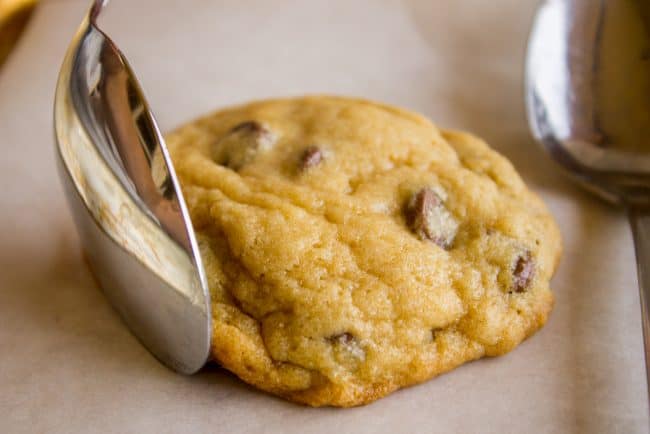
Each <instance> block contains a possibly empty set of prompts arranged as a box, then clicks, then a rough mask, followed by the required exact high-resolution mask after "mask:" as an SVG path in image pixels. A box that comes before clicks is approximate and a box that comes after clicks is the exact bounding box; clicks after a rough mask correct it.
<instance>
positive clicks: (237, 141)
mask: <svg viewBox="0 0 650 434" xmlns="http://www.w3.org/2000/svg"><path fill="white" fill-rule="evenodd" d="M275 142H276V137H275V135H274V134H273V133H272V132H271V131H270V130H269V129H268V128H266V127H265V126H264V125H262V124H261V123H259V122H257V121H246V122H242V123H240V124H237V125H236V126H234V127H233V128H232V129H231V130H230V131H229V132H228V133H227V134H226V135H225V136H224V137H222V138H221V139H220V140H219V141H218V142H217V143H216V144H215V146H214V148H213V158H214V159H215V161H216V162H217V163H219V164H222V165H225V166H228V167H229V168H231V169H233V170H239V169H240V168H242V167H243V166H244V165H246V164H248V163H250V162H251V161H252V160H253V159H254V158H255V156H256V155H257V154H258V153H260V152H264V151H267V150H269V149H270V148H271V147H273V145H274V144H275Z"/></svg>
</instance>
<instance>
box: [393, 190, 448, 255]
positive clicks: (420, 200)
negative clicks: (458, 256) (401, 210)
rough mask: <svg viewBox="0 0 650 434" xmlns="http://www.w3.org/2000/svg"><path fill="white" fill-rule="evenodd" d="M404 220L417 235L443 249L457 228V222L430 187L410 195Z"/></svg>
mask: <svg viewBox="0 0 650 434" xmlns="http://www.w3.org/2000/svg"><path fill="white" fill-rule="evenodd" d="M406 220H407V224H408V225H409V227H410V228H411V230H412V231H413V232H415V234H416V235H417V236H418V237H420V238H421V239H423V240H428V241H432V242H433V243H435V244H437V245H438V246H440V247H442V248H443V249H447V248H449V247H450V246H451V244H452V242H453V239H454V237H455V235H456V230H457V229H458V223H456V221H455V220H454V219H453V217H452V216H451V214H449V212H448V211H447V209H446V208H445V207H444V205H443V203H442V200H441V199H440V196H438V194H437V193H436V192H435V191H433V190H432V189H431V188H423V189H422V190H420V191H418V192H417V193H415V194H414V195H413V196H412V197H411V200H410V201H409V204H408V206H407V208H406Z"/></svg>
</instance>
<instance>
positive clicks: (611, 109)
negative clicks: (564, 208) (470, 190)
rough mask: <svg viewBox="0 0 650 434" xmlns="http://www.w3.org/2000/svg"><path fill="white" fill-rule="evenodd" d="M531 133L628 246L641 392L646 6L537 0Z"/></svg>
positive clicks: (648, 125)
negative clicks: (619, 214)
mask: <svg viewBox="0 0 650 434" xmlns="http://www.w3.org/2000/svg"><path fill="white" fill-rule="evenodd" d="M526 102H527V109H528V118H529V123H530V127H531V130H532V132H533V134H534V136H535V138H536V139H537V140H538V141H539V142H540V143H541V144H542V145H543V147H544V148H545V149H546V151H547V152H548V153H549V154H550V155H551V157H552V158H553V159H554V160H556V161H557V162H558V163H559V164H560V165H561V166H562V167H563V168H564V169H565V171H566V172H567V173H569V174H570V175H571V176H572V177H574V178H575V179H577V180H578V181H579V182H580V183H581V184H582V185H583V186H584V187H586V188H587V189H589V190H590V191H592V192H594V193H596V194H598V195H599V196H600V197H602V198H605V199H606V200H609V201H610V202H613V203H616V204H618V205H620V206H622V207H624V208H625V209H626V210H627V212H628V214H629V217H630V222H631V225H632V230H633V231H632V232H633V235H634V240H635V247H636V255H637V269H638V278H639V289H640V299H641V313H642V322H643V324H642V325H643V334H644V346H645V358H646V370H647V377H648V388H649V390H650V322H649V320H648V313H649V312H650V304H649V303H650V2H648V1H647V0H599V1H594V0H546V1H545V2H544V3H543V4H542V5H541V7H540V9H539V11H538V13H537V15H536V18H535V22H534V25H533V30H532V33H531V36H530V40H529V44H528V53H527V59H526Z"/></svg>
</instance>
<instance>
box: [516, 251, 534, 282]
mask: <svg viewBox="0 0 650 434" xmlns="http://www.w3.org/2000/svg"><path fill="white" fill-rule="evenodd" d="M534 275H535V261H533V258H532V256H531V254H530V252H528V251H527V252H526V253H524V254H523V255H521V256H519V257H518V258H517V262H516V263H515V267H514V270H513V272H512V281H513V284H512V286H513V290H514V291H515V292H524V291H525V290H526V289H527V288H528V286H529V285H530V282H531V281H532V280H533V276H534Z"/></svg>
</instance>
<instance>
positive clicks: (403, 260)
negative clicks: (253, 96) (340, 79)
mask: <svg viewBox="0 0 650 434" xmlns="http://www.w3.org/2000/svg"><path fill="white" fill-rule="evenodd" d="M167 143H168V145H169V147H170V152H171V155H172V159H173V161H174V165H175V168H176V171H177V174H178V176H179V179H180V182H181V185H182V189H183V191H184V195H185V199H186V201H187V204H188V207H189V209H190V214H191V217H192V221H193V224H194V226H195V229H196V232H197V237H198V240H199V245H200V248H201V253H202V258H203V261H204V266H205V268H206V272H207V275H208V280H209V285H210V290H211V297H212V313H213V320H212V321H213V324H212V328H213V337H212V340H213V341H212V342H213V343H212V354H213V357H214V359H215V360H216V361H218V362H219V363H220V364H221V365H222V366H224V367H225V368H226V369H228V370H230V371H232V372H233V373H235V374H236V375H237V376H239V377H240V378H241V379H243V380H244V381H246V382H248V383H250V384H253V385H255V386H256V387H258V388H260V389H263V390H266V391H268V392H271V393H274V394H277V395H280V396H283V397H285V398H288V399H290V400H293V401H297V402H301V403H305V404H309V405H315V406H317V405H334V406H352V405H359V404H364V403H368V402H371V401H373V400H375V399H377V398H380V397H382V396H385V395H387V394H388V393H390V392H391V391H394V390H396V389H398V388H400V387H404V386H408V385H411V384H415V383H419V382H422V381H424V380H426V379H428V378H431V377H434V376H436V375H438V374H440V373H442V372H445V371H448V370H450V369H453V368H454V367H457V366H458V365H460V364H462V363H464V362H466V361H469V360H473V359H477V358H480V357H483V356H496V355H500V354H504V353H506V352H508V351H510V350H511V349H513V348H514V347H515V346H516V345H517V344H519V343H520V342H521V341H522V340H523V339H525V338H526V337H528V336H530V335H531V334H532V333H534V332H535V331H536V330H538V329H539V328H540V327H541V326H542V325H543V324H544V323H545V322H546V319H547V317H548V314H549V312H550V310H551V308H552V305H553V296H552V293H551V291H550V289H549V280H550V279H551V277H552V275H553V273H554V271H555V268H556V266H557V263H558V260H559V256H560V250H561V241H560V236H559V231H558V229H557V226H556V224H555V222H554V220H553V218H552V217H551V216H550V214H549V212H548V211H547V209H546V207H545V206H544V204H543V203H542V202H541V200H540V199H539V198H538V197H537V196H536V195H534V194H533V193H531V192H530V191H529V190H528V189H527V188H526V186H525V185H524V184H523V182H522V181H521V179H520V177H519V175H518V174H517V173H516V172H515V171H514V169H513V168H512V166H511V164H510V163H509V162H508V161H507V160H505V159H504V158H503V157H501V156H500V155H499V154H497V153H496V152H494V151H492V150H491V149H490V148H489V147H488V146H487V145H486V144H485V143H484V142H482V141H481V140H479V139H477V138H476V137H474V136H471V135H469V134H465V133H461V132H454V131H445V130H440V129H438V128H436V127H435V126H434V125H433V124H431V123H430V122H429V121H428V120H426V119H425V118H423V117H421V116H419V115H416V114H412V113H409V112H407V111H404V110H401V109H397V108H393V107H388V106H384V105H380V104H375V103H371V102H368V101H362V100H353V99H346V98H338V97H306V98H297V99H287V100H269V101H262V102H256V103H252V104H249V105H246V106H241V107H235V108H232V109H227V110H224V111H221V112H218V113H215V114H213V115H209V116H207V117H204V118H202V119H200V120H197V121H195V122H193V123H190V124H188V125H186V126H183V127H181V128H179V129H178V130H176V131H175V132H173V133H171V134H170V135H168V137H167ZM488 375H489V374H488Z"/></svg>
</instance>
